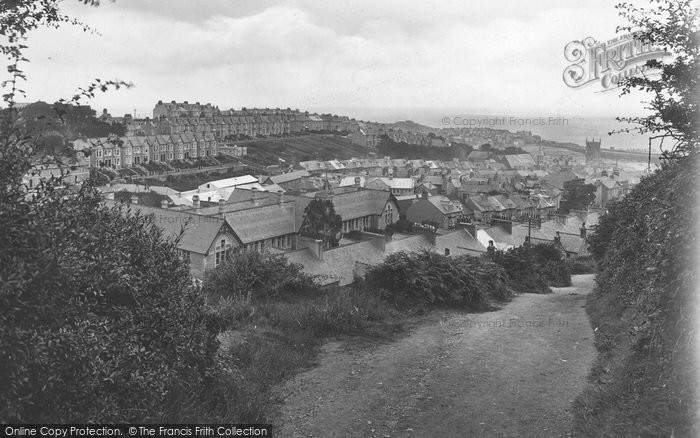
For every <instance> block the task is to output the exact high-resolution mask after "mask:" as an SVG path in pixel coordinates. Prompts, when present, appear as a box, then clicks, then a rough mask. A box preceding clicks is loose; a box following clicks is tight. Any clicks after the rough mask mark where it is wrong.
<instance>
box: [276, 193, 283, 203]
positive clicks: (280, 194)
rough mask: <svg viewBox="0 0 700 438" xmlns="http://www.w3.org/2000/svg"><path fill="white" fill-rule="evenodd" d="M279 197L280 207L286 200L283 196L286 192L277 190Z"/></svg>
mask: <svg viewBox="0 0 700 438" xmlns="http://www.w3.org/2000/svg"><path fill="white" fill-rule="evenodd" d="M277 195H279V199H278V200H277V202H279V204H280V205H282V201H283V200H284V198H283V196H282V195H284V190H277Z"/></svg>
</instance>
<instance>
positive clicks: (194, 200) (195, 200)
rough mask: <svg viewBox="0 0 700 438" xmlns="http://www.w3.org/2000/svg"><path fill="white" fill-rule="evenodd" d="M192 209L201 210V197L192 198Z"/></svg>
mask: <svg viewBox="0 0 700 438" xmlns="http://www.w3.org/2000/svg"><path fill="white" fill-rule="evenodd" d="M192 207H194V209H195V210H199V195H194V196H192Z"/></svg>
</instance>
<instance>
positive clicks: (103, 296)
mask: <svg viewBox="0 0 700 438" xmlns="http://www.w3.org/2000/svg"><path fill="white" fill-rule="evenodd" d="M0 196H2V198H3V199H2V202H0V211H1V212H2V217H3V227H1V229H0V248H2V251H0V277H1V278H3V289H2V293H1V294H0V357H1V358H2V359H0V362H1V366H0V387H2V388H3V390H2V391H0V419H2V420H3V421H15V422H77V421H81V422H82V421H95V422H143V421H158V420H161V419H163V418H164V417H166V416H168V415H169V414H170V413H172V412H179V411H182V410H184V409H186V408H187V406H185V405H183V404H184V403H190V402H192V401H193V400H201V398H202V397H203V396H204V395H203V393H202V388H205V387H206V386H207V385H208V378H207V376H208V375H209V373H210V372H212V370H214V369H215V361H214V357H215V352H216V349H217V345H218V344H217V342H216V339H215V333H214V332H212V331H210V330H209V329H208V325H207V321H208V320H207V315H206V314H205V312H204V310H205V307H204V296H203V295H202V293H201V291H200V290H199V289H197V288H194V287H193V286H192V283H191V281H190V277H189V272H188V270H187V268H186V267H185V266H184V265H183V263H182V262H180V261H179V260H178V257H177V254H176V248H175V243H174V242H172V241H169V240H167V239H165V238H164V237H163V235H162V233H161V231H160V229H159V228H158V227H157V226H155V224H154V223H153V219H152V217H149V216H146V217H144V216H140V215H127V214H125V212H124V211H123V210H121V209H119V208H117V207H114V208H109V207H106V206H104V205H102V204H101V198H100V195H99V194H98V193H97V192H96V191H95V190H93V189H92V188H91V187H90V186H88V185H86V186H83V188H82V189H81V190H80V192H79V193H78V194H77V195H71V194H68V193H66V192H60V191H59V190H56V191H53V190H47V191H40V192H38V193H37V198H36V201H34V202H27V201H26V200H25V198H24V195H23V194H22V193H21V192H13V191H10V190H8V191H3V192H0Z"/></svg>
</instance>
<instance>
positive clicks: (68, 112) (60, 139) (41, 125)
mask: <svg viewBox="0 0 700 438" xmlns="http://www.w3.org/2000/svg"><path fill="white" fill-rule="evenodd" d="M19 116H20V117H19V119H18V122H19V123H20V124H21V125H22V127H23V128H24V129H26V130H27V131H28V132H30V133H32V134H33V135H36V136H37V138H38V148H37V151H36V152H37V154H39V155H63V154H67V153H68V154H69V153H70V151H69V150H68V149H69V147H68V143H69V142H71V141H73V140H75V139H76V138H78V137H81V136H83V137H106V136H108V135H111V134H114V135H124V131H125V128H124V126H122V125H110V124H108V123H105V122H103V121H101V120H99V119H97V118H96V117H95V111H93V110H92V108H90V107H89V106H75V105H66V104H59V103H55V104H49V103H46V102H42V101H38V102H34V103H31V104H29V105H27V106H25V107H24V108H22V109H21V110H20V112H19ZM39 134H40V135H39Z"/></svg>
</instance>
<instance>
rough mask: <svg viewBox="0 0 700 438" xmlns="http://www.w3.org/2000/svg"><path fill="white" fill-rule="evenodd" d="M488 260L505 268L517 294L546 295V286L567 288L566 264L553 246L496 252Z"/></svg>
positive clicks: (520, 247) (567, 267)
mask: <svg viewBox="0 0 700 438" xmlns="http://www.w3.org/2000/svg"><path fill="white" fill-rule="evenodd" d="M489 257H490V259H491V260H493V261H494V262H495V263H496V264H498V265H500V266H502V267H503V268H504V269H505V272H506V273H507V274H508V278H509V280H510V281H511V282H512V284H513V288H514V289H515V290H517V291H518V292H531V293H549V292H551V290H550V289H549V286H555V287H565V286H571V273H570V271H569V265H568V264H567V263H566V262H565V259H564V255H563V253H562V251H561V250H560V249H559V248H557V247H556V246H554V245H553V244H544V243H540V244H537V245H530V246H519V247H516V248H512V249H509V250H508V251H498V250H496V251H494V252H493V253H491V254H490V256H489Z"/></svg>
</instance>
